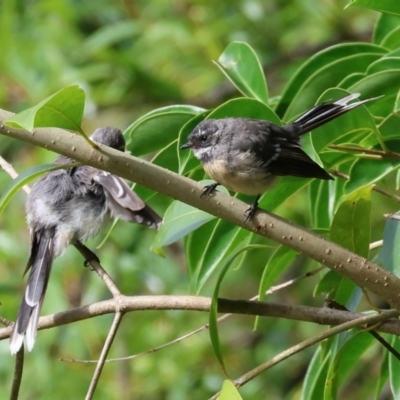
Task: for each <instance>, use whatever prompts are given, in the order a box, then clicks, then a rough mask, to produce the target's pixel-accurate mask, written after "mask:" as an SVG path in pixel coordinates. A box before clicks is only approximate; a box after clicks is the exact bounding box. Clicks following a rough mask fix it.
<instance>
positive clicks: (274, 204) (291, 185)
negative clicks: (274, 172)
mask: <svg viewBox="0 0 400 400" xmlns="http://www.w3.org/2000/svg"><path fill="white" fill-rule="evenodd" d="M311 181H312V179H307V178H297V177H295V176H283V177H281V178H279V182H278V183H277V184H276V185H275V186H274V187H273V188H272V189H270V190H268V191H267V192H266V193H265V194H264V195H263V196H262V197H261V199H260V201H259V202H258V205H259V207H260V208H264V209H266V210H268V211H274V210H276V209H277V208H278V207H279V206H281V205H282V203H283V202H284V201H286V200H287V199H289V198H290V196H292V195H294V194H295V193H297V192H298V191H299V190H300V189H302V188H303V187H305V186H306V185H308V184H309V183H310V182H311Z"/></svg>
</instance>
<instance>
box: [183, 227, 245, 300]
mask: <svg viewBox="0 0 400 400" xmlns="http://www.w3.org/2000/svg"><path fill="white" fill-rule="evenodd" d="M198 231H199V230H196V231H195V232H193V234H192V235H193V238H192V240H191V243H192V247H197V246H198V242H197V241H196V238H198V236H199V235H200V234H201V232H198ZM248 236H249V232H248V231H246V230H245V229H242V228H239V227H237V226H234V225H232V224H231V223H230V222H227V221H224V220H218V221H217V223H216V225H215V226H214V228H213V231H212V232H211V235H210V236H209V237H208V240H207V245H206V246H204V247H203V248H202V252H203V254H202V257H201V258H198V259H197V263H196V264H197V265H196V275H195V281H194V288H195V292H196V293H198V292H199V291H200V290H201V288H202V287H203V285H204V284H205V283H206V281H207V280H208V278H209V277H210V276H211V274H212V273H213V272H214V271H216V270H217V269H219V267H220V266H221V265H222V264H223V263H224V262H225V260H226V257H227V255H228V254H230V253H231V252H232V251H233V250H234V249H235V248H236V247H237V246H238V245H239V244H240V243H242V242H243V241H245V240H246V238H247V237H248ZM192 259H194V258H193V257H192Z"/></svg>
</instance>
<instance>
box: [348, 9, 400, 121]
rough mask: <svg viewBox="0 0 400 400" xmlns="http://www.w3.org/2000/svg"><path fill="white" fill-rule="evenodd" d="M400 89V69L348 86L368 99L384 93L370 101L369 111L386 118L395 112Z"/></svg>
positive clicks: (369, 76) (378, 74) (372, 75)
mask: <svg viewBox="0 0 400 400" xmlns="http://www.w3.org/2000/svg"><path fill="white" fill-rule="evenodd" d="M399 4H400V3H399ZM399 89H400V69H395V70H388V71H380V72H377V73H374V74H371V75H368V76H366V77H365V78H364V79H361V80H360V81H358V82H357V83H355V84H354V85H353V86H351V87H349V88H348V90H349V91H350V92H352V93H362V95H363V98H366V99H367V98H369V97H375V96H380V95H382V94H384V95H385V96H384V97H383V98H381V99H379V100H377V101H372V102H371V103H368V109H369V111H370V112H371V113H372V114H373V115H375V116H378V117H381V118H386V117H387V116H388V115H389V114H390V113H392V112H393V109H394V104H395V102H396V99H397V94H398V92H399ZM352 113H353V112H352Z"/></svg>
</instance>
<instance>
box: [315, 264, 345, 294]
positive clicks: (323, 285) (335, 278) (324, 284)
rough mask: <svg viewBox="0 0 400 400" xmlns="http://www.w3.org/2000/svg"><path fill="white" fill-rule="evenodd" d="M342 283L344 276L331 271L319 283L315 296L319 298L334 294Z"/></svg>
mask: <svg viewBox="0 0 400 400" xmlns="http://www.w3.org/2000/svg"><path fill="white" fill-rule="evenodd" d="M341 281H342V275H339V274H338V273H336V272H335V271H332V270H329V271H327V273H326V274H325V275H324V276H323V277H322V278H321V280H320V281H319V282H318V284H317V286H316V287H315V289H314V293H313V295H314V296H319V295H321V294H325V293H328V294H329V293H331V292H333V291H334V290H335V289H336V288H337V287H338V286H339V284H340V282H341Z"/></svg>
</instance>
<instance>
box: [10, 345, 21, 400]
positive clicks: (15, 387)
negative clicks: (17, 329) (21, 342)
mask: <svg viewBox="0 0 400 400" xmlns="http://www.w3.org/2000/svg"><path fill="white" fill-rule="evenodd" d="M23 370H24V346H21V348H20V349H19V350H18V352H17V354H16V356H15V368H14V376H13V382H12V387H11V393H10V400H17V399H18V394H19V389H20V388H21V381H22V372H23Z"/></svg>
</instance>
